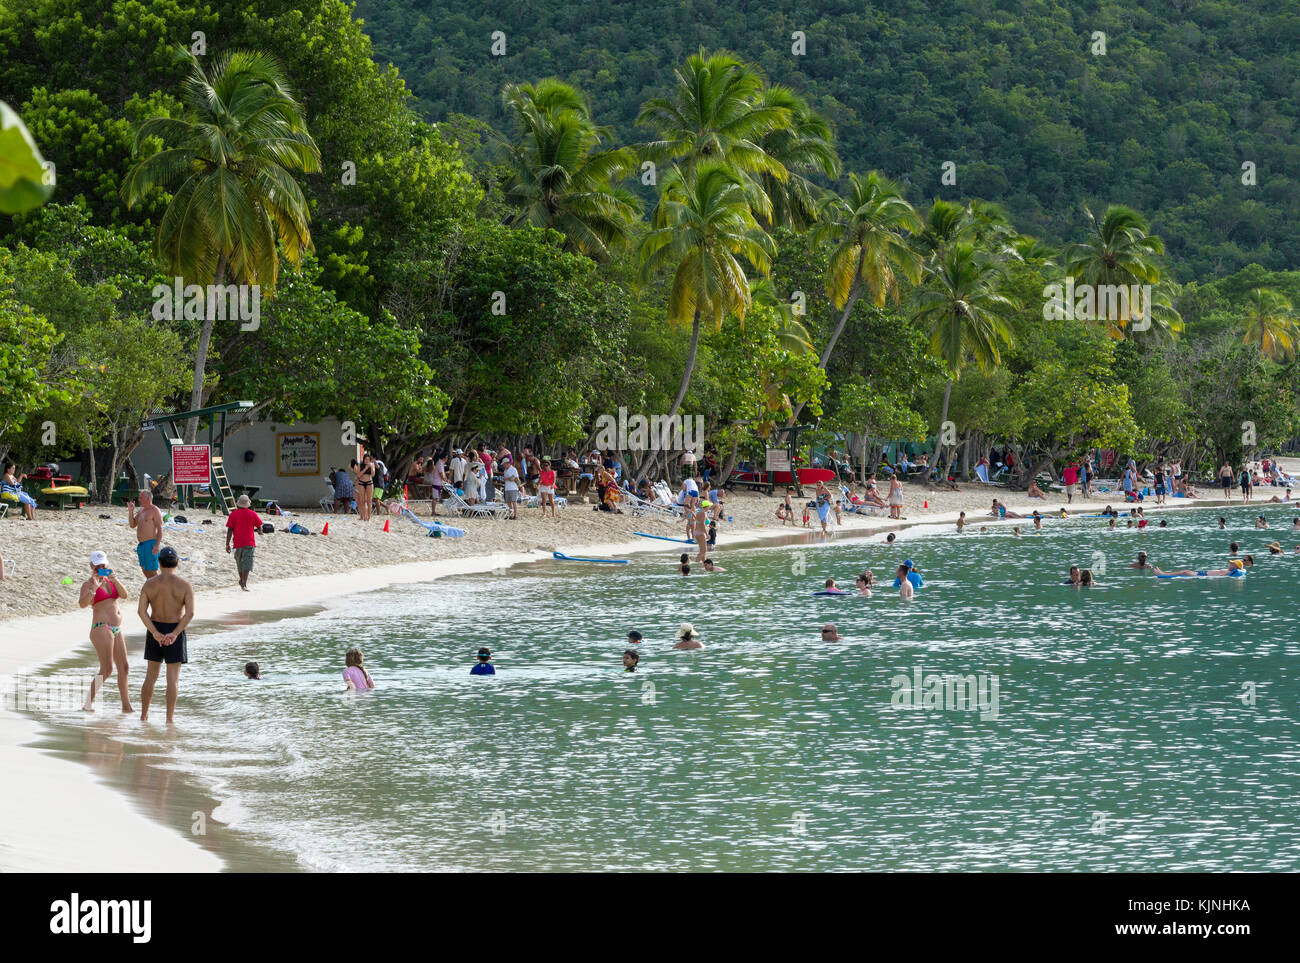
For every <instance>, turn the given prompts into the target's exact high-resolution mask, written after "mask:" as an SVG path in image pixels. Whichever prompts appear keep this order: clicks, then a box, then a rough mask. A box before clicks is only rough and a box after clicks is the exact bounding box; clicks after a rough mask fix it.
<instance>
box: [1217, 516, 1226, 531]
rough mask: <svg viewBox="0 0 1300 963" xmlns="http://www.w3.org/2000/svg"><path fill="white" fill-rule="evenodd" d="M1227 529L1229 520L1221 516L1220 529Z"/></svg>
mask: <svg viewBox="0 0 1300 963" xmlns="http://www.w3.org/2000/svg"><path fill="white" fill-rule="evenodd" d="M1227 527H1228V520H1227V519H1226V518H1224V517H1223V516H1222V515H1220V516H1219V528H1221V529H1224V528H1227Z"/></svg>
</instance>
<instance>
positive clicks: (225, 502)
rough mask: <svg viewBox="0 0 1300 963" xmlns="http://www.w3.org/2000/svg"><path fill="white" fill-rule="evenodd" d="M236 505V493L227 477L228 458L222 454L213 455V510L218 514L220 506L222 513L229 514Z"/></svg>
mask: <svg viewBox="0 0 1300 963" xmlns="http://www.w3.org/2000/svg"><path fill="white" fill-rule="evenodd" d="M234 507H235V493H234V492H233V491H231V489H230V481H229V480H228V479H227V478H226V460H225V459H224V458H223V457H222V456H221V455H213V456H212V510H213V514H214V515H215V514H216V510H217V509H218V508H220V509H221V514H223V515H229V514H230V510H231V509H232V508H234Z"/></svg>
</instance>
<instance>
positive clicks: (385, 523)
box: [384, 518, 388, 531]
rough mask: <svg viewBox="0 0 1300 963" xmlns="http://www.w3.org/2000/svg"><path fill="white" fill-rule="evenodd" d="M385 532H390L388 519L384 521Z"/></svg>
mask: <svg viewBox="0 0 1300 963" xmlns="http://www.w3.org/2000/svg"><path fill="white" fill-rule="evenodd" d="M384 531H388V519H386V518H385V519H384Z"/></svg>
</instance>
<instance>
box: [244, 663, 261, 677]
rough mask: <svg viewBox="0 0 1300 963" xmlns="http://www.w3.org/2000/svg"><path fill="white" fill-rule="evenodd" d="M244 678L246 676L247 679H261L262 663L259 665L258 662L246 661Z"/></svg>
mask: <svg viewBox="0 0 1300 963" xmlns="http://www.w3.org/2000/svg"><path fill="white" fill-rule="evenodd" d="M244 678H245V679H260V678H262V667H261V666H260V665H258V664H257V663H256V662H245V663H244Z"/></svg>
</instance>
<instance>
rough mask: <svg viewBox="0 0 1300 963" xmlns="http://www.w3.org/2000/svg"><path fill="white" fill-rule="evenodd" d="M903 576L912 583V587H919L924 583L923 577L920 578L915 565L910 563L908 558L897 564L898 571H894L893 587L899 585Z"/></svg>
mask: <svg viewBox="0 0 1300 963" xmlns="http://www.w3.org/2000/svg"><path fill="white" fill-rule="evenodd" d="M904 578H906V579H907V580H908V581H909V582H911V583H912V588H913V589H919V588H921V587H922V586H923V585H925V579H923V578H921V573H920V572H918V571H917V570H916V566H915V565H913V564H912V560H911V559H910V558H909V559H907V560H906V561H904V562H903V564H902V565H900V566H898V571H897V572H895V573H894V588H899V587H901V586H902V584H903V579H904Z"/></svg>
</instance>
